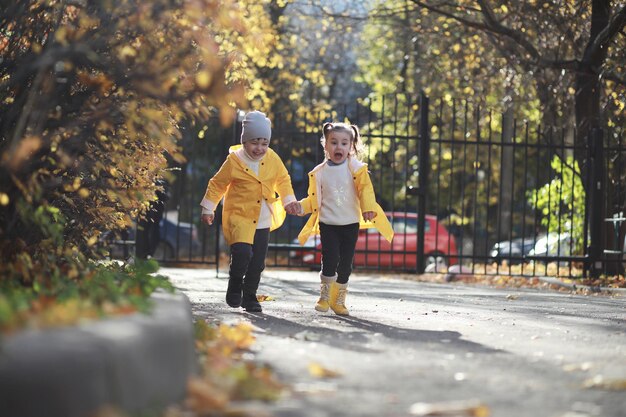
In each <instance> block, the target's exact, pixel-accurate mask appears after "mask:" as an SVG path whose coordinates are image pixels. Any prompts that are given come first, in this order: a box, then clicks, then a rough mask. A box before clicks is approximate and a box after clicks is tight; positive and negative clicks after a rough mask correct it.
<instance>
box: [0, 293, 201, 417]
mask: <svg viewBox="0 0 626 417" xmlns="http://www.w3.org/2000/svg"><path fill="white" fill-rule="evenodd" d="M152 299H153V300H154V309H153V311H152V312H151V313H150V314H149V315H145V314H139V313H137V314H134V315H131V316H124V317H116V318H111V319H106V320H101V321H95V322H87V323H83V324H79V325H77V326H74V327H64V328H56V329H44V330H26V331H23V332H20V333H17V334H14V335H9V336H6V337H4V338H2V339H0V416H7V417H8V416H15V417H41V416H46V417H84V416H86V415H90V414H93V413H94V412H95V411H97V410H98V409H99V408H101V407H104V406H114V407H119V408H121V409H123V410H125V411H128V412H149V411H152V410H158V409H160V408H162V407H165V406H167V405H169V404H172V403H175V402H177V401H180V400H182V399H183V398H184V397H185V393H186V384H187V380H188V378H189V377H190V376H191V375H192V374H194V373H195V372H196V358H195V350H194V334H193V323H192V317H191V308H190V303H189V299H188V298H187V297H186V296H185V295H182V294H164V293H157V294H155V295H153V296H152Z"/></svg>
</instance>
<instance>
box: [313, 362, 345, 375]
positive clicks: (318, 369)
mask: <svg viewBox="0 0 626 417" xmlns="http://www.w3.org/2000/svg"><path fill="white" fill-rule="evenodd" d="M309 373H310V374H311V375H312V376H314V377H316V378H336V377H338V376H341V373H339V372H336V371H333V370H330V369H328V368H324V367H323V366H322V365H320V364H319V363H315V362H311V363H309Z"/></svg>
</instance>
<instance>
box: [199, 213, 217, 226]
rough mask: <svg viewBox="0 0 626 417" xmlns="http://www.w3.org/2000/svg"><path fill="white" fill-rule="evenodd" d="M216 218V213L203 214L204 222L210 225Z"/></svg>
mask: <svg viewBox="0 0 626 417" xmlns="http://www.w3.org/2000/svg"><path fill="white" fill-rule="evenodd" d="M214 219H215V214H203V215H202V219H201V220H202V223H206V224H208V225H209V226H210V225H212V224H213V220H214Z"/></svg>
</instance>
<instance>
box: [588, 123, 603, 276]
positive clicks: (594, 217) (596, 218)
mask: <svg viewBox="0 0 626 417" xmlns="http://www.w3.org/2000/svg"><path fill="white" fill-rule="evenodd" d="M589 134H590V135H591V138H590V139H591V140H590V141H589V143H590V146H592V149H591V181H590V184H589V186H588V193H589V201H590V210H589V222H588V224H589V228H590V229H591V230H590V233H589V234H590V238H591V243H590V245H589V248H588V254H589V270H590V273H591V277H593V278H598V277H599V276H600V274H601V272H602V253H603V249H604V226H605V225H604V216H605V213H604V211H605V210H604V205H605V204H604V198H605V196H604V132H603V131H602V129H601V128H597V127H596V128H593V129H591V132H590V133H589Z"/></svg>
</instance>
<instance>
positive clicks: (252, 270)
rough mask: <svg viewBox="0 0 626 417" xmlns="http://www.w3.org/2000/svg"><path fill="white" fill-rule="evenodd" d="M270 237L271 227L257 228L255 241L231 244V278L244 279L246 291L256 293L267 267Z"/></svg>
mask: <svg viewBox="0 0 626 417" xmlns="http://www.w3.org/2000/svg"><path fill="white" fill-rule="evenodd" d="M269 239H270V229H257V231H256V233H255V234H254V243H253V244H252V245H251V244H249V243H243V242H237V243H233V244H232V245H231V246H230V272H229V275H230V277H231V278H242V279H243V290H244V292H245V293H249V294H256V290H257V288H258V287H259V282H260V281H261V272H263V270H264V269H265V257H266V256H267V246H268V244H269Z"/></svg>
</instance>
